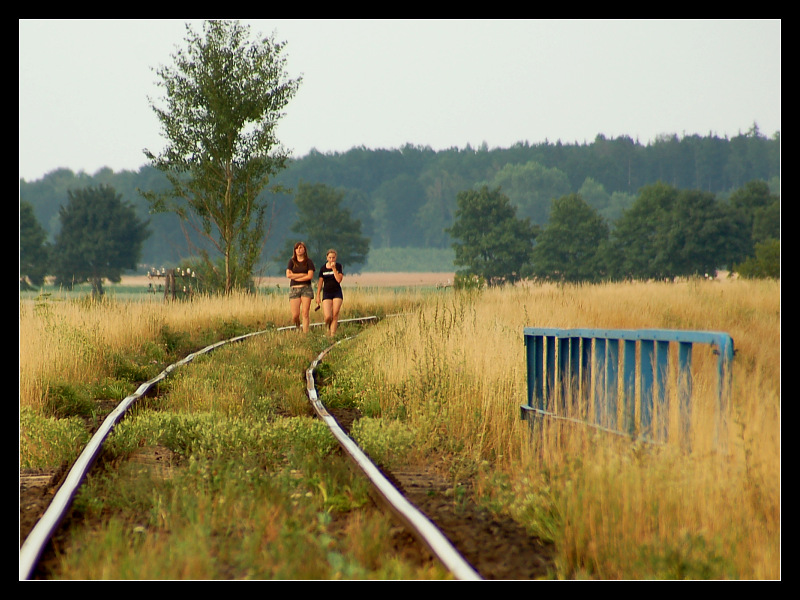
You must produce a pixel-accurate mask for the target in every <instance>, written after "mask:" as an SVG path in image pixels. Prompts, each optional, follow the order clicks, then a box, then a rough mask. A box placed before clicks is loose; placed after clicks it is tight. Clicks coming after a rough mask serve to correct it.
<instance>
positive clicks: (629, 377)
mask: <svg viewBox="0 0 800 600" xmlns="http://www.w3.org/2000/svg"><path fill="white" fill-rule="evenodd" d="M623 343H624V344H625V363H624V365H623V368H624V370H625V372H624V373H623V376H622V381H623V385H624V386H625V387H624V394H625V399H624V403H625V404H624V415H625V416H624V418H625V431H627V432H628V434H629V435H631V436H633V435H634V434H635V433H636V342H635V341H633V340H624V342H623Z"/></svg>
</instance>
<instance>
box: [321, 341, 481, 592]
mask: <svg viewBox="0 0 800 600" xmlns="http://www.w3.org/2000/svg"><path fill="white" fill-rule="evenodd" d="M348 339H352V338H345V339H343V340H340V341H338V342H336V343H335V344H333V345H331V346H329V347H328V348H326V349H325V350H324V351H323V352H322V353H320V355H319V356H317V358H316V359H315V360H314V361H313V362H312V363H311V366H310V367H309V368H308V369H307V370H306V391H307V393H308V398H309V400H310V401H311V404H312V406H313V407H314V410H315V411H316V413H317V415H318V416H319V417H320V418H321V419H322V420H323V421H324V422H325V424H326V425H328V427H329V428H330V430H331V432H332V433H333V435H334V437H335V438H336V439H337V440H338V442H339V444H340V445H341V446H342V448H343V449H344V450H345V452H347V453H348V455H349V456H350V458H351V459H353V461H354V462H355V463H356V465H357V466H358V467H359V468H360V469H361V471H362V472H363V473H364V475H366V477H367V478H368V479H369V481H370V483H371V484H372V485H373V487H374V488H375V489H376V490H377V492H378V493H379V494H380V496H381V497H382V498H383V500H384V501H385V503H386V504H387V505H388V506H389V507H390V509H391V510H392V512H394V514H395V515H396V516H397V517H398V518H400V519H401V520H402V521H403V522H404V523H405V524H406V525H408V526H409V527H410V528H411V530H412V531H414V532H416V537H417V539H419V540H420V541H421V542H423V543H424V544H425V545H426V546H427V547H428V549H429V550H430V551H431V552H432V553H433V555H434V556H436V557H437V558H438V559H439V560H440V561H441V562H442V564H443V565H444V566H445V567H446V568H447V569H448V570H449V571H450V572H451V573H452V574H453V575H454V576H455V577H456V578H458V579H463V580H470V581H477V580H481V579H482V578H481V577H480V575H478V573H477V572H476V571H475V570H474V569H473V568H472V566H470V564H469V563H468V562H467V561H466V560H465V559H464V557H463V556H461V555H460V554H459V553H458V552H457V551H456V549H455V548H454V547H453V545H452V544H451V543H450V541H449V540H448V539H447V538H446V537H445V536H444V534H442V532H441V531H440V530H439V529H438V528H437V527H436V526H435V525H434V524H433V523H432V522H431V521H430V520H428V518H427V517H426V516H425V515H424V514H423V513H422V512H420V510H419V509H417V507H415V506H414V505H413V504H411V503H410V502H409V501H408V500H407V499H406V498H405V496H403V495H402V494H401V493H400V491H399V490H398V489H397V488H395V487H394V486H393V485H392V484H391V483H389V480H388V479H386V477H384V476H383V474H382V473H381V472H380V470H379V469H378V468H377V467H376V466H375V464H373V462H372V461H371V460H369V458H367V456H366V455H365V454H364V452H363V451H362V450H361V448H359V447H358V445H357V444H356V443H355V442H354V441H353V439H352V438H350V437H349V436H348V435H347V434H346V433H345V432H344V431H343V430H342V428H341V427H340V426H339V423H338V422H337V421H336V419H334V418H333V416H331V414H330V413H329V412H328V411H327V410H326V409H325V406H324V405H323V404H322V402H320V400H319V398H318V396H317V390H316V387H315V386H314V369H316V367H317V365H318V364H319V363H320V361H321V360H322V359H323V358H324V356H325V355H326V354H327V353H328V352H329V351H330V350H331V349H333V348H334V347H335V346H336V345H337V344H340V343H341V342H344V341H347V340H348Z"/></svg>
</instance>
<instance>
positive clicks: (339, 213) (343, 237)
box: [279, 182, 369, 272]
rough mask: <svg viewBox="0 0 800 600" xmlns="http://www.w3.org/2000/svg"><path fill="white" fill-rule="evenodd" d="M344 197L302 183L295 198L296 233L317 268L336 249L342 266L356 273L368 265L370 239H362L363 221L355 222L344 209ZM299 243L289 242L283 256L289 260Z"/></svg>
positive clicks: (326, 189) (342, 193)
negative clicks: (361, 267) (327, 254)
mask: <svg viewBox="0 0 800 600" xmlns="http://www.w3.org/2000/svg"><path fill="white" fill-rule="evenodd" d="M344 197H345V195H344V192H341V191H338V190H336V189H334V188H332V187H330V186H327V185H325V184H322V183H316V184H308V183H304V182H300V183H299V185H298V188H297V194H296V195H295V198H294V201H295V204H296V205H297V221H296V222H295V224H294V225H293V226H292V231H293V232H295V233H297V234H298V235H299V236H300V238H301V239H302V240H303V241H304V242H305V244H306V247H307V248H308V254H309V256H310V257H311V259H312V260H313V261H314V263H315V264H316V265H321V264H322V263H324V262H325V260H324V259H325V255H326V253H327V251H328V250H329V249H330V248H334V249H335V250H336V253H337V256H338V260H339V262H341V263H342V265H345V266H346V267H347V268H348V269H349V272H352V271H353V269H354V268H355V269H358V267H359V266H361V265H363V264H365V263H366V262H367V256H368V254H369V238H367V237H365V236H363V235H361V221H360V220H359V219H353V218H352V217H351V215H350V210H349V209H347V208H345V207H344V206H343V205H342V204H343V201H344ZM296 241H297V240H292V239H290V240H287V246H286V248H285V249H284V252H283V254H282V255H281V256H282V257H285V259H286V260H288V258H289V257H290V256H291V255H292V250H291V249H292V248H293V247H294V244H295V242H296ZM284 262H286V261H285V260H284ZM279 266H283V264H281V265H279Z"/></svg>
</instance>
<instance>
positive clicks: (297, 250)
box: [286, 242, 315, 333]
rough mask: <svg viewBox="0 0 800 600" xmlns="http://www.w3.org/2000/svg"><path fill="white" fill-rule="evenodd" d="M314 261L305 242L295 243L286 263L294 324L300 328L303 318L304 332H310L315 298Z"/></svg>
mask: <svg viewBox="0 0 800 600" xmlns="http://www.w3.org/2000/svg"><path fill="white" fill-rule="evenodd" d="M314 270H315V268H314V263H313V262H312V260H311V259H310V258H309V257H308V250H307V249H306V245H305V244H304V243H303V242H297V243H296V244H295V245H294V251H293V252H292V258H290V259H289V264H288V265H286V277H288V278H289V307H290V308H291V310H292V321H293V322H294V326H295V327H297V328H298V329H300V326H301V324H300V320H301V318H302V327H303V332H305V333H307V332H308V324H309V320H310V319H309V309H310V308H311V300H313V299H314V290H313V289H312V287H311V282H312V281H313V279H314Z"/></svg>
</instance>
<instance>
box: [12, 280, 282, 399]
mask: <svg viewBox="0 0 800 600" xmlns="http://www.w3.org/2000/svg"><path fill="white" fill-rule="evenodd" d="M232 320H237V321H239V322H240V323H242V324H243V325H245V326H251V327H259V326H265V325H266V324H267V323H273V322H278V323H282V322H287V321H288V320H289V319H288V307H287V302H286V299H285V298H284V297H282V296H278V295H266V296H255V295H250V294H241V295H234V296H232V297H229V298H220V297H211V296H200V297H196V298H195V299H194V300H193V301H191V302H167V303H165V302H153V301H150V300H149V299H144V300H142V301H123V302H117V301H92V300H90V299H85V298H83V299H68V298H66V297H63V298H57V299H55V300H48V301H46V302H39V301H35V300H27V299H26V300H20V306H19V363H20V373H19V387H20V405H21V406H32V407H38V406H39V405H40V403H41V402H42V398H43V397H44V395H45V393H46V390H47V386H48V385H50V384H51V383H52V382H54V381H60V382H91V381H96V380H98V379H99V378H101V377H102V376H103V375H105V374H107V370H108V358H109V356H110V355H111V354H112V353H114V352H122V351H131V350H133V349H136V348H140V347H141V346H142V345H143V344H144V343H145V342H148V341H149V342H154V341H157V340H160V339H161V337H162V334H163V332H164V331H165V328H166V329H168V330H171V331H174V332H188V333H196V332H198V331H202V330H204V329H206V328H209V327H211V326H212V325H213V324H218V323H220V322H225V321H232Z"/></svg>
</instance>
